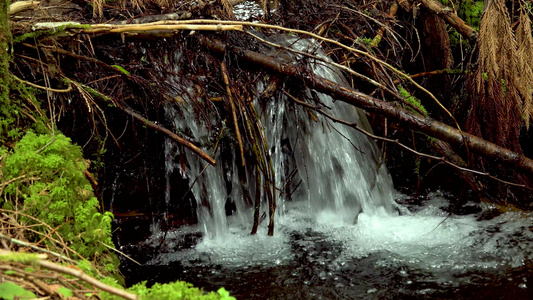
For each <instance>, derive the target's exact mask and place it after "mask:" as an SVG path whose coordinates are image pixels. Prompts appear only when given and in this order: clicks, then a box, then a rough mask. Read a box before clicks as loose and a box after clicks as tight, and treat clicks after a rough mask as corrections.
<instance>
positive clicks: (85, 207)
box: [0, 132, 121, 278]
mask: <svg viewBox="0 0 533 300" xmlns="http://www.w3.org/2000/svg"><path fill="white" fill-rule="evenodd" d="M85 170H86V165H85V160H84V159H83V157H82V153H81V149H80V147H79V146H76V145H73V144H72V143H71V141H70V139H69V138H67V137H65V136H64V135H62V134H56V135H55V136H52V135H49V134H42V135H37V134H35V133H33V132H28V133H27V134H26V135H25V136H24V137H23V138H22V139H21V140H20V141H19V142H18V143H17V144H16V146H15V149H14V151H12V152H11V153H9V155H8V156H7V157H6V158H5V159H4V161H3V167H2V169H1V173H0V174H3V177H4V178H1V179H2V181H4V182H8V181H10V180H11V181H12V182H11V183H10V184H9V185H7V186H6V187H5V190H4V196H5V198H4V199H7V200H0V204H2V205H3V207H5V208H11V207H14V206H15V205H16V206H18V207H19V208H21V209H23V210H24V212H25V213H26V214H28V215H31V216H33V217H35V218H37V219H39V220H41V221H43V222H45V223H46V224H48V225H50V226H51V227H52V228H57V233H58V234H60V235H61V237H62V238H63V240H64V241H65V242H66V243H67V244H68V245H69V247H70V248H72V249H73V250H74V251H76V252H77V253H79V254H80V255H82V256H83V257H84V258H90V259H91V261H92V262H93V263H94V264H95V265H97V266H100V267H101V268H102V269H103V270H101V271H102V273H104V274H110V275H114V276H115V277H116V278H121V277H120V276H119V275H118V259H117V258H116V257H115V255H113V254H112V253H109V249H108V247H106V245H108V246H111V247H112V245H113V243H112V241H111V221H112V219H113V215H112V214H111V213H109V212H106V213H101V212H100V209H99V203H98V200H97V199H96V198H95V197H94V196H93V190H92V187H91V185H90V184H89V182H88V180H87V179H86V178H85V175H84V171H85ZM21 176H23V177H22V178H31V179H32V180H14V179H15V178H20V177H21ZM21 222H24V223H25V224H28V225H30V224H36V225H35V226H36V227H33V229H35V230H39V229H41V230H40V231H41V232H45V229H44V227H43V228H40V226H38V225H37V224H38V223H36V222H35V221H34V220H32V219H28V218H26V219H25V218H22V219H21ZM27 238H29V239H34V240H35V241H37V240H40V239H41V238H42V236H40V235H35V236H28V237H27ZM48 242H49V241H47V243H48Z"/></svg>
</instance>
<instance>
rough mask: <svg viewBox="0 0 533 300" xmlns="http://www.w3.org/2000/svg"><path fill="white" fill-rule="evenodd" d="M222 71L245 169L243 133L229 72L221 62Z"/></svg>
mask: <svg viewBox="0 0 533 300" xmlns="http://www.w3.org/2000/svg"><path fill="white" fill-rule="evenodd" d="M220 71H221V72H222V78H223V79H224V83H225V84H226V92H227V93H228V100H229V104H230V106H231V115H232V116H233V125H234V126H235V135H236V136H237V142H238V143H239V150H240V151H241V162H242V166H243V167H244V149H243V146H242V138H241V132H240V130H239V123H238V122H237V113H236V111H235V103H234V102H233V96H232V95H231V86H230V84H229V78H228V70H227V68H226V64H225V63H224V62H220Z"/></svg>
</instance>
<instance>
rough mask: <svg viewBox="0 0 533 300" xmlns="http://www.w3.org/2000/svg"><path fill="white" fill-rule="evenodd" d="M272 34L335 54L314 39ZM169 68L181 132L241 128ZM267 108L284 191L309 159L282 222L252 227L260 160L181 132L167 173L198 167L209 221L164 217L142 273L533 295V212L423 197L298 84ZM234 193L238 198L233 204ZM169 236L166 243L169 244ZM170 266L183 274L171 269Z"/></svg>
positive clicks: (147, 276) (276, 294)
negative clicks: (247, 164) (395, 183)
mask: <svg viewBox="0 0 533 300" xmlns="http://www.w3.org/2000/svg"><path fill="white" fill-rule="evenodd" d="M271 40H272V41H274V42H277V43H279V44H283V45H285V46H291V47H294V48H296V49H299V50H302V51H310V52H313V53H314V54H315V55H318V56H322V57H325V56H324V54H322V53H321V52H320V51H319V50H316V49H313V47H316V46H315V44H314V43H313V42H312V41H309V40H296V39H295V38H293V37H275V38H272V39H271ZM272 53H274V52H272ZM276 53H277V52H276ZM174 55H175V57H174V60H176V61H179V60H180V59H182V58H181V57H180V55H181V54H180V53H179V52H176V53H174ZM283 56H285V57H289V58H288V59H292V60H294V62H295V63H309V64H310V65H311V66H312V68H313V72H314V73H315V74H316V75H318V76H322V77H325V78H328V79H329V80H332V81H335V82H338V83H342V82H343V79H342V76H340V75H339V72H338V71H335V70H334V69H332V68H331V67H329V66H328V65H327V64H324V63H321V62H316V61H313V60H310V59H304V58H302V57H300V56H292V57H291V56H290V55H286V54H285V55H283ZM177 71H178V70H176V72H175V73H176V74H178V73H179V72H177ZM166 80H167V81H168V82H175V83H176V85H179V89H181V91H179V92H178V93H177V94H176V95H170V97H173V98H177V96H178V95H179V96H180V97H182V99H183V100H184V101H180V104H179V109H178V108H176V106H172V105H169V106H168V107H167V110H166V115H167V118H169V119H171V120H173V123H174V126H175V129H176V130H177V131H179V132H180V133H181V134H182V135H185V136H189V137H194V138H196V139H197V140H198V141H204V142H207V141H210V142H213V140H217V137H220V136H223V135H224V134H225V133H224V132H225V131H226V130H228V129H227V128H218V129H215V130H211V131H210V130H208V127H209V126H213V125H212V124H216V123H217V122H216V120H218V115H217V112H216V110H204V111H208V113H209V115H204V116H202V121H201V122H196V121H195V120H197V118H196V117H195V105H205V104H202V103H196V104H195V103H194V99H193V97H191V98H190V99H185V97H187V96H186V95H194V94H195V92H196V91H195V87H194V84H193V83H192V82H187V81H186V79H183V78H178V77H176V78H173V77H172V76H170V77H167V79H166ZM262 84H263V83H259V86H258V87H257V89H258V90H261V89H262V88H263V86H262ZM298 98H299V99H300V100H301V101H306V102H309V103H312V104H314V105H321V106H322V107H324V108H328V109H327V111H328V113H330V114H332V115H334V116H335V117H337V118H339V119H344V120H347V121H349V122H358V124H359V125H360V127H362V128H366V129H367V130H368V126H367V125H366V124H365V122H366V121H365V118H364V117H362V118H358V116H359V115H361V112H358V111H357V110H355V109H354V108H352V107H350V106H347V105H344V104H342V103H337V102H334V101H333V100H332V99H331V98H330V97H327V96H324V95H320V94H316V93H315V92H314V91H311V90H306V92H305V94H304V95H298ZM185 103H189V104H194V105H186V104H185ZM257 110H258V111H261V112H262V115H261V125H262V126H263V128H264V134H265V138H266V140H267V144H268V146H269V150H270V153H269V154H270V156H271V158H272V161H273V165H274V170H275V175H276V185H277V186H278V188H280V190H282V191H283V190H284V189H282V187H284V186H285V183H286V182H287V180H288V178H289V177H291V175H289V174H292V171H293V170H297V173H296V174H297V175H295V176H294V178H292V181H293V183H292V187H291V188H289V190H290V191H291V192H290V193H287V192H282V193H280V197H279V198H278V211H277V216H276V218H277V219H276V228H277V229H276V234H275V235H274V236H273V237H269V236H267V234H266V228H265V227H266V226H264V225H263V226H261V227H260V231H259V232H258V234H257V235H254V236H252V235H250V227H251V224H252V213H253V212H252V209H251V207H250V204H249V201H246V200H245V198H246V195H245V192H243V191H252V190H254V186H255V183H254V176H253V174H252V173H253V170H249V169H245V170H242V169H241V170H239V166H238V164H239V159H240V158H239V157H238V156H239V155H238V153H239V152H238V149H233V148H228V147H231V146H228V145H227V144H226V145H223V144H221V145H219V147H221V149H218V150H219V151H216V153H217V157H216V159H217V161H218V162H219V164H218V165H217V166H216V167H212V166H208V167H207V168H206V164H207V163H205V162H203V161H201V160H200V159H198V158H197V157H196V155H194V154H191V153H190V152H189V151H187V150H185V151H182V149H180V148H179V147H176V146H174V145H173V144H172V143H170V142H169V143H167V144H166V145H165V154H166V156H167V164H166V172H167V174H171V173H173V172H182V173H183V174H184V176H186V177H187V178H188V179H189V185H191V186H192V188H191V193H192V194H193V195H194V198H195V199H196V201H197V211H198V218H199V225H198V226H194V225H193V226H183V227H180V228H176V229H172V230H170V231H168V232H167V233H166V234H165V235H164V237H163V236H162V234H161V232H160V231H157V230H156V231H155V232H154V235H153V237H152V238H150V239H148V240H146V241H145V243H144V244H143V245H142V247H154V249H157V250H158V251H159V253H158V254H157V255H156V256H155V257H153V258H152V259H151V260H149V261H148V262H147V267H146V268H147V269H143V271H140V272H138V273H139V274H143V275H142V276H140V277H139V278H138V280H153V279H154V278H159V279H158V280H159V281H166V280H175V279H182V280H186V281H189V282H192V283H194V284H195V285H198V286H202V287H204V288H206V289H217V288H218V287H220V286H224V287H226V288H227V289H228V290H230V291H231V293H232V294H233V295H236V296H241V297H242V298H243V299H253V298H256V299H289V298H290V299H360V298H365V299H366V298H370V299H383V298H385V299H388V298H405V297H438V298H451V297H454V298H456V297H457V296H458V295H461V296H462V297H464V298H471V299H475V298H477V299H479V298H483V299H488V298H491V296H493V295H494V294H496V293H497V294H498V295H501V294H502V293H503V294H504V297H507V298H509V297H512V298H513V299H521V298H527V297H528V295H530V292H531V291H530V289H531V288H530V285H531V284H530V282H531V281H532V280H533V276H532V275H531V274H532V273H533V272H531V269H532V265H533V263H532V257H533V232H532V230H533V222H532V219H533V216H532V215H528V214H525V213H518V212H507V213H503V214H501V215H500V216H498V217H496V218H492V219H489V220H483V209H482V208H481V207H480V206H479V205H477V204H471V205H469V206H468V205H467V207H470V208H471V211H470V212H468V213H465V214H464V215H455V216H451V217H449V218H446V217H447V214H448V213H447V211H446V207H448V206H449V201H448V200H447V199H445V198H444V197H442V195H439V194H433V195H431V196H430V197H428V198H427V199H426V200H425V201H422V202H421V203H417V204H416V205H411V204H410V201H411V200H410V199H409V198H407V197H405V196H402V195H399V194H397V193H395V191H394V190H393V188H392V183H391V180H390V177H389V176H388V175H387V171H386V168H385V167H384V166H383V165H382V164H381V163H380V160H379V155H378V154H379V152H378V151H377V147H376V145H375V144H374V143H373V141H372V140H370V139H369V138H367V137H366V136H364V135H362V134H360V133H358V132H356V131H355V130H354V129H351V128H347V127H345V126H341V125H338V124H334V123H333V122H332V121H330V120H327V119H326V118H323V117H321V116H319V115H318V116H315V117H316V118H317V121H314V119H313V118H312V117H309V113H310V112H309V111H307V110H306V109H304V108H302V107H300V106H298V105H295V104H292V103H291V100H290V99H289V98H287V97H285V96H284V97H282V98H280V99H277V101H276V100H273V101H270V102H269V103H267V104H266V105H264V107H263V108H260V106H259V105H258V106H257ZM324 110H326V109H324ZM228 127H229V126H228ZM210 132H211V133H210ZM222 148H223V149H222ZM221 153H224V157H222V154H221ZM180 156H184V158H183V159H182V158H180ZM228 157H230V158H232V159H228ZM223 158H224V159H223ZM204 169H205V171H204ZM300 180H301V182H302V183H301V184H300V185H298V182H299V181H300ZM170 184H171V182H170V181H169V185H170ZM243 185H244V188H241V186H243ZM297 186H298V188H296V187H297ZM289 194H291V197H289V196H288V195H289ZM168 195H170V192H168ZM289 198H290V199H289ZM179 200H180V199H172V198H171V197H170V196H168V198H167V199H166V201H167V202H171V201H179ZM230 202H232V203H233V205H234V207H233V208H228V203H230ZM396 203H399V204H396ZM265 206H266V205H263V207H265ZM263 210H265V209H264V208H263ZM398 211H399V212H401V213H398ZM228 212H231V216H227V213H228ZM198 232H203V236H202V237H199V234H198ZM162 238H164V241H163V242H164V243H165V245H166V247H165V248H164V249H165V250H163V249H162V248H160V247H159V246H160V245H161V244H162V242H161V239H162ZM132 268H134V267H132ZM150 270H153V273H152V272H150ZM132 273H135V271H132ZM164 273H168V274H174V276H172V275H168V276H169V277H168V278H164V279H161V278H160V277H159V276H160V274H164Z"/></svg>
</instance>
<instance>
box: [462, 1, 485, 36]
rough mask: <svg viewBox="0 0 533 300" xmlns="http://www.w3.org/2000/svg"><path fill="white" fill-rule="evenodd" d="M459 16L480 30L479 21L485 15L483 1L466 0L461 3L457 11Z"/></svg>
mask: <svg viewBox="0 0 533 300" xmlns="http://www.w3.org/2000/svg"><path fill="white" fill-rule="evenodd" d="M457 15H458V16H459V18H461V19H463V21H465V22H466V24H468V25H470V26H472V27H473V28H474V29H476V30H477V31H479V23H480V21H481V16H482V15H483V1H472V0H465V1H462V2H461V3H460V4H459V9H458V11H457Z"/></svg>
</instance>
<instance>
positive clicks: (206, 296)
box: [103, 281, 235, 300]
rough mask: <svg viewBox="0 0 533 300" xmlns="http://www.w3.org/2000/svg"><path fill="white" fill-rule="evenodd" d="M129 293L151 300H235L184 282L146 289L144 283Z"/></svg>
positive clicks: (224, 290) (107, 295) (227, 295)
mask: <svg viewBox="0 0 533 300" xmlns="http://www.w3.org/2000/svg"><path fill="white" fill-rule="evenodd" d="M128 291H129V292H131V293H134V294H137V295H139V296H140V299H145V300H151V299H154V300H155V299H157V300H166V299H168V300H174V299H176V300H178V299H183V300H218V299H221V300H235V297H232V296H230V295H229V292H228V291H226V289H224V288H220V289H218V291H217V292H216V293H215V292H209V293H205V292H204V291H202V290H201V289H199V288H195V287H193V285H192V284H190V283H187V282H184V281H176V282H171V283H165V284H161V283H156V284H154V285H153V286H152V287H150V288H148V287H146V281H143V282H140V283H138V284H136V285H134V286H132V287H130V288H129V289H128ZM103 296H104V299H118V298H116V296H112V295H109V294H105V295H103Z"/></svg>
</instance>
